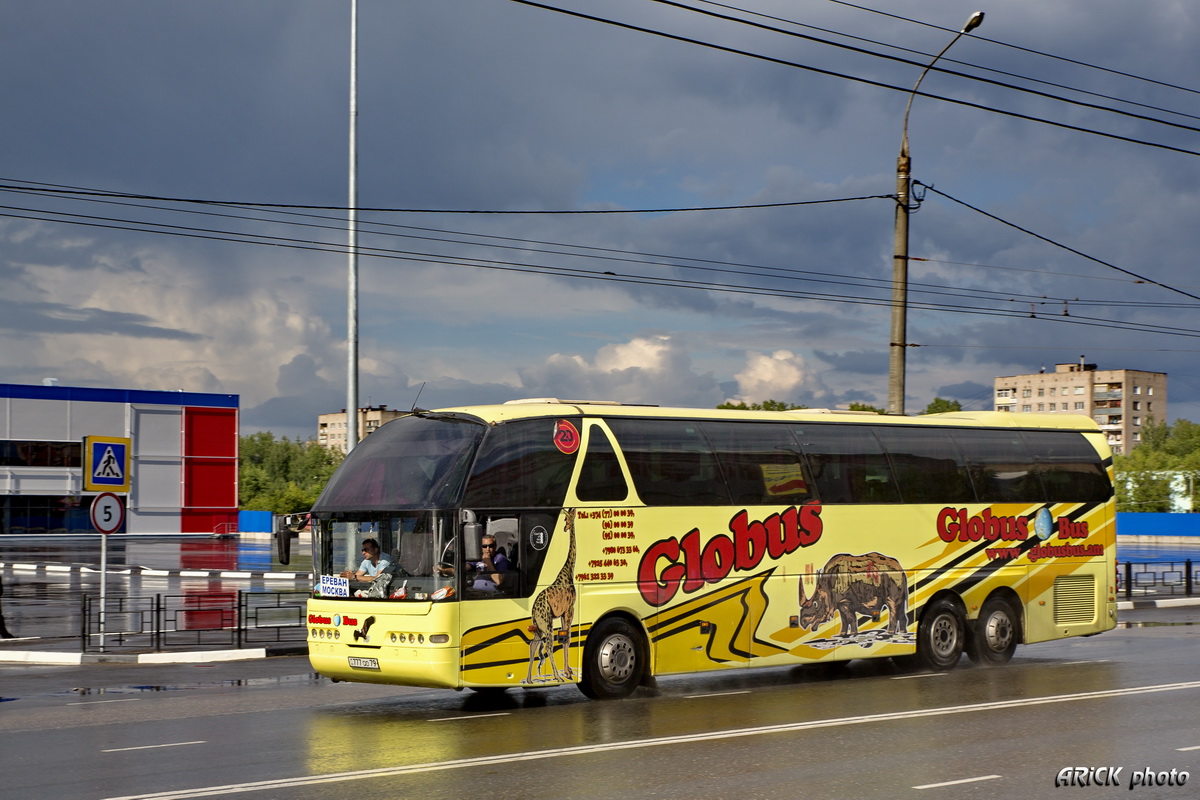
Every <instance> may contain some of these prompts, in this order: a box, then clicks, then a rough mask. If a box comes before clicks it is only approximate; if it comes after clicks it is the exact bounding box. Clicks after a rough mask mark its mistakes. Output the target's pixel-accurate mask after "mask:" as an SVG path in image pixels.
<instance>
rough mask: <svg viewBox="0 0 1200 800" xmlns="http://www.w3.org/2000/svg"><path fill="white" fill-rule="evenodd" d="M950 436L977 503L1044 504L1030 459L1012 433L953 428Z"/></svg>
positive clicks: (1022, 444) (1042, 493) (1043, 491)
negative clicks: (964, 462)
mask: <svg viewBox="0 0 1200 800" xmlns="http://www.w3.org/2000/svg"><path fill="white" fill-rule="evenodd" d="M950 435H951V436H953V437H954V439H955V440H956V441H957V442H958V443H959V448H960V449H961V450H962V452H963V454H964V455H965V456H966V459H967V472H968V473H969V474H970V477H971V483H972V484H974V486H975V496H976V498H977V499H978V500H979V502H981V503H1044V502H1046V492H1045V490H1043V489H1042V484H1041V481H1040V480H1038V476H1037V474H1036V473H1035V472H1034V469H1033V464H1034V461H1033V457H1032V455H1030V453H1029V449H1028V448H1027V447H1026V446H1025V442H1024V440H1022V438H1021V435H1020V433H1018V432H1017V431H1015V430H1011V431H1005V430H988V429H983V430H974V429H970V428H968V429H961V430H960V429H955V430H953V431H951V432H950Z"/></svg>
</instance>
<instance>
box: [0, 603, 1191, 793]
mask: <svg viewBox="0 0 1200 800" xmlns="http://www.w3.org/2000/svg"><path fill="white" fill-rule="evenodd" d="M1198 708H1200V608H1196V607H1191V608H1183V609H1150V610H1144V611H1132V612H1125V613H1124V614H1122V627H1121V628H1118V629H1117V630H1115V631H1111V632H1109V633H1106V634H1103V635H1101V636H1097V637H1092V638H1089V639H1071V640H1066V641H1062V642H1050V643H1043V644H1037V645H1031V646H1026V647H1021V648H1019V649H1018V651H1017V656H1016V658H1015V659H1014V660H1013V662H1012V663H1011V664H1009V665H1006V666H1003V667H999V668H991V669H980V668H973V667H971V666H970V664H969V662H967V661H966V660H965V659H964V661H963V662H962V665H961V667H960V668H959V669H957V670H955V671H952V672H950V673H945V674H911V673H903V672H899V671H897V670H896V669H895V668H894V667H893V666H892V664H891V662H890V661H886V660H884V661H859V662H853V663H852V664H851V665H850V666H849V668H848V669H846V670H845V671H844V672H842V673H841V674H837V675H830V674H828V672H827V671H825V670H822V669H818V668H797V669H771V670H756V671H747V672H738V673H733V672H728V673H723V674H720V675H711V674H710V675H704V676H687V677H682V678H665V679H662V680H661V681H660V686H659V689H658V691H657V692H650V691H643V692H641V693H639V694H638V695H636V696H634V697H632V698H630V699H628V700H624V701H620V702H614V703H598V702H593V701H588V700H586V699H584V698H583V696H582V695H581V694H580V693H579V692H578V691H577V690H576V689H574V688H573V687H563V688H558V689H547V690H538V691H530V692H510V693H508V694H504V695H501V696H499V697H495V696H484V695H479V694H473V693H470V692H463V693H455V692H447V691H433V690H423V689H407V688H400V687H385V686H369V685H353V684H337V685H335V684H332V683H330V682H329V681H327V680H325V679H323V678H318V677H317V676H315V675H313V673H312V672H311V671H310V670H309V669H308V665H307V661H306V659H303V658H298V657H281V658H272V659H263V660H258V661H247V662H235V663H225V664H211V665H208V664H205V665H168V666H132V665H118V664H112V665H89V666H82V667H33V666H18V665H0V776H3V796H4V797H5V798H13V799H19V798H26V797H28V798H35V797H36V798H44V797H70V798H113V797H138V796H147V795H149V796H153V797H159V798H168V797H203V796H245V797H264V798H265V797H272V798H274V797H279V798H283V797H286V798H318V797H329V796H339V797H340V796H354V797H356V798H395V797H411V798H422V800H425V799H426V798H442V797H445V798H461V797H474V796H486V797H489V798H592V797H595V798H612V797H636V798H642V797H671V798H674V797H685V796H686V797H697V798H730V797H737V798H778V797H788V798H807V797H812V798H826V797H842V796H844V797H849V798H888V799H889V800H895V798H908V797H912V798H943V797H945V798H950V797H953V798H971V797H986V798H993V797H1021V798H1040V797H1050V796H1055V797H1059V796H1066V795H1064V794H1063V792H1067V794H1070V795H1071V796H1075V795H1077V794H1078V793H1079V792H1080V791H1081V790H1080V789H1057V790H1056V789H1055V786H1054V782H1055V779H1056V777H1058V776H1059V775H1060V771H1061V770H1063V769H1064V768H1069V767H1089V768H1090V767H1104V768H1112V769H1111V770H1106V771H1104V772H1103V773H1102V774H1103V775H1104V776H1105V777H1106V778H1107V777H1108V776H1109V775H1110V774H1112V775H1114V776H1115V778H1116V779H1117V780H1118V782H1119V783H1120V786H1119V787H1112V786H1109V787H1095V786H1093V787H1090V788H1089V789H1088V790H1087V793H1088V794H1089V796H1091V795H1094V794H1097V793H1101V794H1111V793H1113V792H1119V793H1120V795H1121V796H1128V797H1179V798H1184V797H1194V796H1196V795H1197V787H1200V724H1198V723H1197V709H1198ZM1146 769H1149V770H1151V773H1152V780H1153V781H1157V780H1159V779H1160V778H1165V779H1167V780H1174V781H1175V785H1163V786H1151V787H1144V786H1137V787H1135V788H1134V789H1133V790H1130V789H1129V787H1128V785H1129V783H1130V782H1131V781H1133V780H1135V776H1138V777H1143V778H1144V776H1145V773H1144V770H1146ZM1171 770H1175V773H1174V777H1173V778H1172V777H1171ZM1183 772H1187V773H1188V777H1189V782H1188V783H1187V784H1185V785H1183V786H1180V785H1178V781H1179V780H1180V778H1181V776H1182V774H1183ZM1091 774H1092V775H1093V777H1094V776H1095V774H1096V773H1091ZM1193 775H1194V776H1195V778H1194V779H1191V776H1193Z"/></svg>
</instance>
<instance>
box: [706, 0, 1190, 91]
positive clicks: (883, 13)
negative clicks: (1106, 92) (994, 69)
mask: <svg viewBox="0 0 1200 800" xmlns="http://www.w3.org/2000/svg"><path fill="white" fill-rule="evenodd" d="M699 2H705V0H699ZM828 2H830V3H834V4H836V5H840V6H848V7H849V8H855V9H858V10H859V11H866V12H868V13H871V14H879V15H880V16H884V17H891V18H892V19H898V20H901V21H902V22H910V23H912V24H914V25H921V26H923V27H926V28H934V29H936V30H939V31H944V32H945V33H950V34H954V33H958V31H956V30H954V29H953V28H946V27H943V26H941V25H934V24H933V23H930V22H922V21H920V20H916V19H913V18H912V17H905V16H901V15H900V14H893V13H891V12H889V11H880V10H879V9H875V8H867V7H866V6H860V5H857V4H855V3H850V2H846V0H828ZM973 38H975V39H978V40H979V41H981V42H989V43H991V44H994V45H999V46H1000V47H1008V48H1011V49H1013V50H1020V51H1021V52H1023V53H1031V54H1033V55H1036V56H1042V57H1043V58H1051V59H1054V60H1055V61H1063V62H1065V63H1067V64H1074V65H1076V66H1079V67H1087V68H1088V69H1095V70H1100V71H1101V72H1106V73H1108V74H1110V75H1119V76H1120V77H1122V78H1130V79H1132V80H1135V81H1143V82H1145V83H1153V84H1155V85H1156V86H1163V87H1166V88H1168V89H1178V90H1179V91H1181V92H1190V93H1192V94H1200V89H1190V88H1188V87H1187V86H1180V85H1179V84H1176V83H1167V82H1166V81H1160V80H1156V79H1155V78H1147V77H1144V76H1142V75H1135V74H1133V73H1132V72H1122V71H1121V70H1118V69H1110V68H1109V67H1102V66H1100V65H1099V64H1091V63H1089V62H1087V61H1078V60H1076V59H1074V58H1067V57H1066V56H1059V55H1054V54H1053V53H1045V52H1043V51H1041V50H1034V49H1032V48H1029V47H1022V46H1021V45H1018V44H1011V43H1009V42H1002V41H1000V40H999V39H989V38H988V37H986V36H978V35H977V36H975V37H973ZM1171 113H1174V112H1171Z"/></svg>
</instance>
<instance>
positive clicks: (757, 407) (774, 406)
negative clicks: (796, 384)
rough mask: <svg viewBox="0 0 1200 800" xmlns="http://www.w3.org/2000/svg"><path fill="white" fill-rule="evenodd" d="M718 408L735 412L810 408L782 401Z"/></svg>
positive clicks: (722, 404) (728, 405)
mask: <svg viewBox="0 0 1200 800" xmlns="http://www.w3.org/2000/svg"><path fill="white" fill-rule="evenodd" d="M717 408H728V409H733V410H734V411H796V410H798V409H801V408H808V406H801V405H797V404H795V403H785V402H783V401H782V400H764V401H762V402H761V403H751V404H750V405H746V402H745V401H744V400H743V401H742V402H740V403H730V402H725V403H721V405H719V406H717Z"/></svg>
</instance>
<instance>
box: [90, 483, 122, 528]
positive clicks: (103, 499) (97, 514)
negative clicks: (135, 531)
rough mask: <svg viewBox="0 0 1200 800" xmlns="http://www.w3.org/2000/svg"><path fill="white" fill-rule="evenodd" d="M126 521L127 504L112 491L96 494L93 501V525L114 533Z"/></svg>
mask: <svg viewBox="0 0 1200 800" xmlns="http://www.w3.org/2000/svg"><path fill="white" fill-rule="evenodd" d="M124 522H125V504H124V503H122V502H121V498H120V497H117V496H116V495H115V494H113V493H112V492H104V493H103V494H98V495H96V499H95V500H93V501H92V525H93V526H94V527H95V528H96V530H98V531H100V532H101V533H113V532H114V531H117V530H120V529H121V524H122V523H124Z"/></svg>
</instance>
